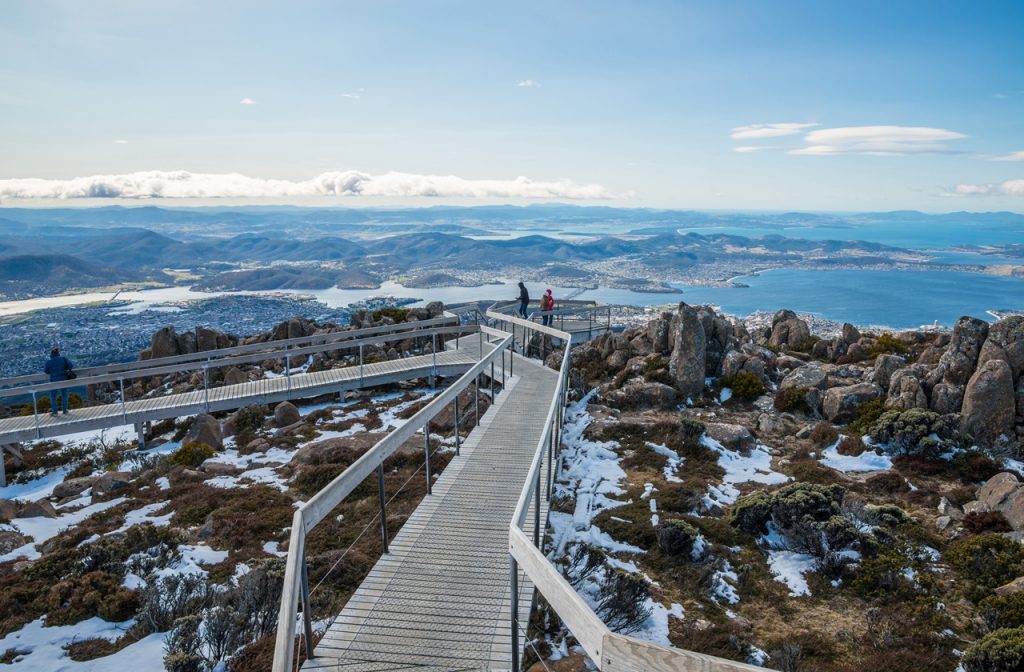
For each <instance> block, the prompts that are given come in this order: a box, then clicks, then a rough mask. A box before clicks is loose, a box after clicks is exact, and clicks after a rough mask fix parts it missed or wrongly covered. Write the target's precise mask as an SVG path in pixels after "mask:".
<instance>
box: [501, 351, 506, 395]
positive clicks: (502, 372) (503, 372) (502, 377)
mask: <svg viewBox="0 0 1024 672" xmlns="http://www.w3.org/2000/svg"><path fill="white" fill-rule="evenodd" d="M501 389H505V351H504V350H502V351H501Z"/></svg>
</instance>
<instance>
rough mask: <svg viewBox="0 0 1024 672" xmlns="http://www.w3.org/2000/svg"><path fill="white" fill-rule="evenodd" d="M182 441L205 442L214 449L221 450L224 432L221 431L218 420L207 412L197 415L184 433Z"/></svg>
mask: <svg viewBox="0 0 1024 672" xmlns="http://www.w3.org/2000/svg"><path fill="white" fill-rule="evenodd" d="M184 443H186V444H188V443H205V444H206V445H208V446H209V447H210V448H213V449H214V450H223V449H224V434H223V433H222V432H221V429H220V422H218V421H217V418H215V417H213V416H212V415H209V414H207V413H203V414H201V415H197V416H196V419H195V420H193V421H192V426H191V427H189V430H188V433H187V434H186V435H185V441H184Z"/></svg>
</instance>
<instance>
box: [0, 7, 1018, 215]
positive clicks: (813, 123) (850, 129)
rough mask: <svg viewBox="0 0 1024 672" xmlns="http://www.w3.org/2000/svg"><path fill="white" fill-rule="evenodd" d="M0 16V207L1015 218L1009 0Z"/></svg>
mask: <svg viewBox="0 0 1024 672" xmlns="http://www.w3.org/2000/svg"><path fill="white" fill-rule="evenodd" d="M0 12H2V15H3V20H2V21H0V197H2V198H4V202H5V203H15V202H18V203H19V204H21V203H23V202H24V201H27V200H29V199H27V198H19V197H32V198H33V199H34V198H37V197H52V196H60V195H62V196H67V197H69V202H70V201H76V202H78V201H83V202H85V201H89V202H96V201H100V200H105V201H108V200H109V199H88V198H81V199H79V198H76V197H78V196H83V195H90V194H91V195H96V194H104V195H115V196H127V197H137V196H153V195H157V194H160V195H163V196H164V197H165V200H169V198H166V197H170V196H188V197H190V198H187V199H184V201H187V202H208V201H209V199H203V198H200V199H199V200H198V201H196V200H195V198H198V197H201V196H206V197H209V196H220V197H223V198H225V199H227V200H228V201H231V202H242V201H244V202H249V201H252V202H257V201H259V202H264V201H271V202H275V201H281V200H284V201H288V202H296V203H309V204H317V205H322V204H324V203H337V204H339V205H346V206H357V205H382V204H392V203H396V202H397V203H410V204H431V203H436V202H438V201H443V202H466V203H474V202H494V201H502V202H533V201H537V200H540V199H542V198H554V199H557V200H575V201H577V202H590V201H591V200H594V201H595V202H601V203H604V204H623V205H633V206H653V207H677V208H716V209H772V210H780V209H814V210H882V209H902V208H914V209H921V210H928V211H948V210H961V209H963V210H1000V209H1005V210H1014V211H1022V210H1024V39H1022V38H1021V35H1024V3H1021V2H978V3H968V2H934V1H931V2H891V1H890V2H857V3H852V2H851V3H847V2H821V1H820V0H819V1H818V2H784V3H768V2H728V1H726V2H706V3H704V2H701V3H697V2H635V3H623V2H571V1H563V2H543V3H541V2H537V3H534V2H516V3H500V4H499V3H480V2H411V1H410V2H389V1H386V0H385V1H377V0H375V1H374V2H369V3H366V2H363V3H352V2H313V1H301V0H295V1H292V2H287V3H285V2H216V1H213V0H208V1H206V2H198V1H191V0H183V1H178V2H174V3H165V2H160V3H158V2H136V1H129V0H92V1H90V2H88V3H86V2H71V1H68V2H52V1H50V0H32V1H30V2H22V1H20V0H7V1H6V2H5V3H4V4H3V6H2V8H0ZM243 101H244V102H243ZM732 136H736V137H732ZM737 150H740V151H737ZM794 152H796V153H794ZM996 159H999V160H996ZM147 171H161V172H147ZM162 171H188V173H187V174H184V173H179V174H177V175H167V174H166V173H165V172H162ZM136 173H146V174H145V175H141V176H140V175H136ZM227 173H238V174H240V175H241V176H244V177H234V178H225V177H224V174H227ZM90 176H103V177H101V178H90ZM318 176H320V177H319V178H318ZM437 176H441V177H437ZM448 176H453V177H448ZM518 176H525V177H526V178H528V180H529V181H528V182H525V181H519V182H515V181H514V180H515V178H517V177H518ZM26 178H37V179H26ZM71 178H89V179H85V180H78V181H70V180H71ZM325 194H344V195H343V196H325ZM353 194H358V195H353ZM424 194H437V195H436V196H432V197H429V198H428V197H425V196H424ZM44 202H50V201H49V200H46V201H44Z"/></svg>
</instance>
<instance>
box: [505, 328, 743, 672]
mask: <svg viewBox="0 0 1024 672" xmlns="http://www.w3.org/2000/svg"><path fill="white" fill-rule="evenodd" d="M505 319H506V320H510V319H511V320H512V321H514V322H515V323H517V324H519V326H521V327H524V328H537V327H538V325H533V324H532V323H531V322H527V321H526V320H521V319H520V318H509V317H508V316H505ZM528 325H532V326H528ZM539 328H540V330H542V331H543V332H544V333H551V332H557V333H552V334H551V335H552V336H555V337H557V338H561V339H564V341H565V343H566V347H565V349H564V350H563V351H562V361H561V364H560V366H559V369H558V385H557V387H556V390H555V394H554V395H553V397H552V399H551V406H550V408H549V409H548V414H547V417H546V418H545V421H544V433H543V435H542V436H541V438H540V440H539V441H538V442H537V449H536V452H535V453H534V456H533V461H532V462H531V463H530V468H529V471H528V472H527V476H526V483H525V484H524V485H523V490H522V492H521V493H520V495H519V501H518V503H517V504H516V509H515V513H514V514H513V516H512V521H511V523H510V524H509V530H508V539H509V555H510V580H511V584H512V585H511V595H512V610H511V624H510V631H511V632H510V634H511V637H512V671H513V672H520V670H521V661H520V658H521V655H522V651H523V646H522V644H521V640H520V635H521V634H522V635H524V636H525V635H526V634H527V632H526V626H527V625H528V624H526V623H520V622H519V572H520V570H522V572H523V573H524V574H525V575H526V576H527V577H529V579H530V581H532V582H533V585H534V588H535V589H536V591H537V594H538V595H540V596H542V597H543V598H544V601H545V602H547V604H548V606H549V607H551V609H552V610H553V611H554V612H555V613H556V614H557V615H558V617H559V618H560V619H561V620H562V623H563V624H565V626H566V627H567V628H568V629H569V630H570V631H571V632H572V634H573V635H574V636H575V637H576V640H577V641H578V642H579V643H580V646H582V647H583V649H584V651H586V653H587V655H588V656H589V657H590V659H591V661H593V663H594V664H595V665H596V666H597V668H598V669H599V670H601V671H602V672H754V671H755V670H763V668H760V667H754V666H752V665H747V664H744V663H737V662H734V661H731V660H726V659H724V658H717V657H715V656H707V655H704V654H700V653H696V652H694V651H687V650H684V649H675V648H669V647H664V646H659V645H657V644H652V643H651V642H647V641H644V640H641V639H636V638H635V637H629V636H627V635H621V634H618V633H616V632H612V630H611V629H610V628H609V627H608V626H607V625H605V623H604V622H603V621H602V620H601V618H600V617H599V616H598V615H597V614H596V613H594V610H593V609H591V608H590V605H588V604H587V603H586V602H585V601H584V600H583V598H582V597H580V595H579V594H578V593H577V592H576V590H575V589H574V588H573V587H572V585H571V584H570V583H569V582H568V581H567V580H566V579H565V577H563V576H562V574H561V573H560V572H559V571H558V569H556V568H555V566H554V565H553V564H551V562H550V561H549V560H548V558H547V556H546V555H545V553H544V551H543V545H544V535H543V533H542V532H540V530H543V529H544V526H542V524H541V522H542V521H540V510H541V496H542V492H543V496H544V497H545V498H546V499H547V500H550V498H551V491H552V485H553V481H554V480H555V479H557V472H555V471H554V468H555V467H554V465H555V463H556V461H557V459H558V452H559V449H560V445H561V440H562V428H563V426H564V424H565V407H566V396H567V391H568V380H569V366H570V357H571V355H570V351H571V345H572V335H571V334H569V333H566V332H558V330H554V329H551V328H549V327H543V326H540V327H539ZM545 465H546V470H545V469H543V468H542V467H544V466H545ZM545 471H546V475H545V473H544V472H545ZM531 499H533V511H534V516H535V517H536V518H535V520H534V534H533V538H532V539H531V538H530V537H529V536H528V535H527V533H526V531H525V524H526V517H527V515H528V513H529V511H530V500H531Z"/></svg>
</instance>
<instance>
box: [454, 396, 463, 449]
mask: <svg viewBox="0 0 1024 672" xmlns="http://www.w3.org/2000/svg"><path fill="white" fill-rule="evenodd" d="M452 403H453V404H455V455H456V457H458V456H459V455H460V454H461V443H462V440H461V439H462V437H461V436H459V395H457V394H456V395H455V401H453V402H452Z"/></svg>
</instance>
